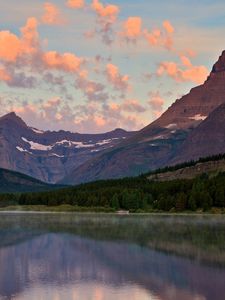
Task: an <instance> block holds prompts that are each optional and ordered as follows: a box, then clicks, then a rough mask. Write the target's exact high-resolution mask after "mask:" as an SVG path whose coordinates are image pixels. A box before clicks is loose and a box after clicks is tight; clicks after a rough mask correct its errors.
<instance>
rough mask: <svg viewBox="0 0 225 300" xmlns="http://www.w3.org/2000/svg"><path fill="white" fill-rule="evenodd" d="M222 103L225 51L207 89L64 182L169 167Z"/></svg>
mask: <svg viewBox="0 0 225 300" xmlns="http://www.w3.org/2000/svg"><path fill="white" fill-rule="evenodd" d="M222 103H225V51H224V52H223V53H222V55H221V56H220V58H219V60H218V62H217V63H216V64H215V65H214V66H213V69H212V72H211V73H210V75H209V77H208V79H207V80H206V82H205V83H204V84H203V85H200V86H198V87H195V88H193V89H192V90H191V91H190V93H189V94H187V95H185V96H183V97H182V98H181V99H179V100H177V101H176V102H175V103H174V104H173V105H172V106H171V107H170V108H169V109H168V110H167V111H166V112H165V113H164V114H163V115H162V116H161V117H160V118H159V119H157V120H156V121H155V122H153V123H151V124H150V125H148V126H147V127H145V128H144V129H142V130H141V131H140V132H138V133H137V134H136V135H133V136H132V137H131V138H128V139H126V140H125V141H124V142H122V143H120V144H119V145H117V146H115V147H113V148H112V149H109V150H107V151H104V152H103V153H102V154H101V155H99V156H97V157H95V158H94V159H90V160H89V161H87V162H85V163H84V164H82V165H80V166H79V167H78V168H74V170H73V171H72V172H71V173H70V174H69V175H68V176H66V177H65V179H64V180H63V181H62V182H64V183H70V184H77V183H80V182H87V181H93V180H98V179H105V178H116V177H124V176H134V175H138V174H140V173H142V172H147V171H149V170H153V169H157V168H160V167H163V166H166V165H168V164H170V162H171V161H172V160H173V159H174V157H176V156H177V155H178V151H179V149H180V147H181V145H182V144H183V142H184V141H185V140H186V139H187V137H188V136H189V134H190V133H191V132H192V131H194V130H195V128H197V127H198V125H199V124H200V123H201V122H202V121H204V120H205V119H207V117H208V116H209V114H210V113H211V112H212V111H213V110H215V109H216V108H217V107H218V106H220V105H221V104H222ZM218 142H219V141H218ZM209 154H211V153H209ZM201 156H202V155H201ZM186 159H187V160H189V157H188V156H187V157H186Z"/></svg>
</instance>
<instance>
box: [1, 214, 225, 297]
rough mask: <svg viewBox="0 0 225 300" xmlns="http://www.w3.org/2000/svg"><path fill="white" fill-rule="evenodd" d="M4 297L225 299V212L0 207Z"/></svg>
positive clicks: (2, 295) (2, 290) (2, 291)
mask: <svg viewBox="0 0 225 300" xmlns="http://www.w3.org/2000/svg"><path fill="white" fill-rule="evenodd" d="M0 299H1V300H2V299H7V300H8V299H15V300H61V299H63V300H105V299H106V300H114V299H118V300H122V299H123V300H124V299H129V300H137V299H138V300H147V299H152V300H172V299H175V300H176V299H179V300H193V299H194V300H205V299H212V300H220V299H221V300H224V299H225V217H223V216H191V215H190V216H169V215H168V216H166V215H165V216H163V215H129V216H117V215H110V214H109V215H106V214H99V215H98V214H74V213H65V214H64V213H61V214H60V213H59V214H50V213H0Z"/></svg>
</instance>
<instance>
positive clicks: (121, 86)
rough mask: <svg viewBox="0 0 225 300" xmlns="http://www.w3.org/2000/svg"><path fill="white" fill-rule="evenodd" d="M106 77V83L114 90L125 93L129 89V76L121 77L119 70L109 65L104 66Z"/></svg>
mask: <svg viewBox="0 0 225 300" xmlns="http://www.w3.org/2000/svg"><path fill="white" fill-rule="evenodd" d="M106 75H107V79H108V81H109V82H110V83H111V84H112V85H113V86H114V88H115V89H118V90H121V91H126V90H128V89H129V76H128V75H121V74H120V71H119V68H118V67H117V66H115V65H113V64H111V63H109V64H107V66H106Z"/></svg>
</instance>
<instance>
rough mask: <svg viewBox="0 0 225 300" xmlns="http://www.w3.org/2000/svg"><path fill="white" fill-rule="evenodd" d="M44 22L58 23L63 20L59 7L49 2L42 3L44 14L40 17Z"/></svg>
mask: <svg viewBox="0 0 225 300" xmlns="http://www.w3.org/2000/svg"><path fill="white" fill-rule="evenodd" d="M41 20H42V22H43V23H44V24H48V25H60V24H63V23H64V22H65V20H64V18H63V17H62V13H61V12H60V10H59V8H58V7H57V6H56V5H55V4H53V3H50V2H46V3H44V15H43V16H42V18H41Z"/></svg>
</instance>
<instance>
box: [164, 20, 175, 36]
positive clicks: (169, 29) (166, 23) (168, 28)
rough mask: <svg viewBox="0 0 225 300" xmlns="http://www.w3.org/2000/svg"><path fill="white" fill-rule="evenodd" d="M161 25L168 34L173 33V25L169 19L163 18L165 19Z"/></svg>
mask: <svg viewBox="0 0 225 300" xmlns="http://www.w3.org/2000/svg"><path fill="white" fill-rule="evenodd" d="M163 27H164V28H165V30H166V32H167V33H168V34H173V33H174V27H173V25H172V24H171V23H170V21H168V20H165V21H164V22H163Z"/></svg>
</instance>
